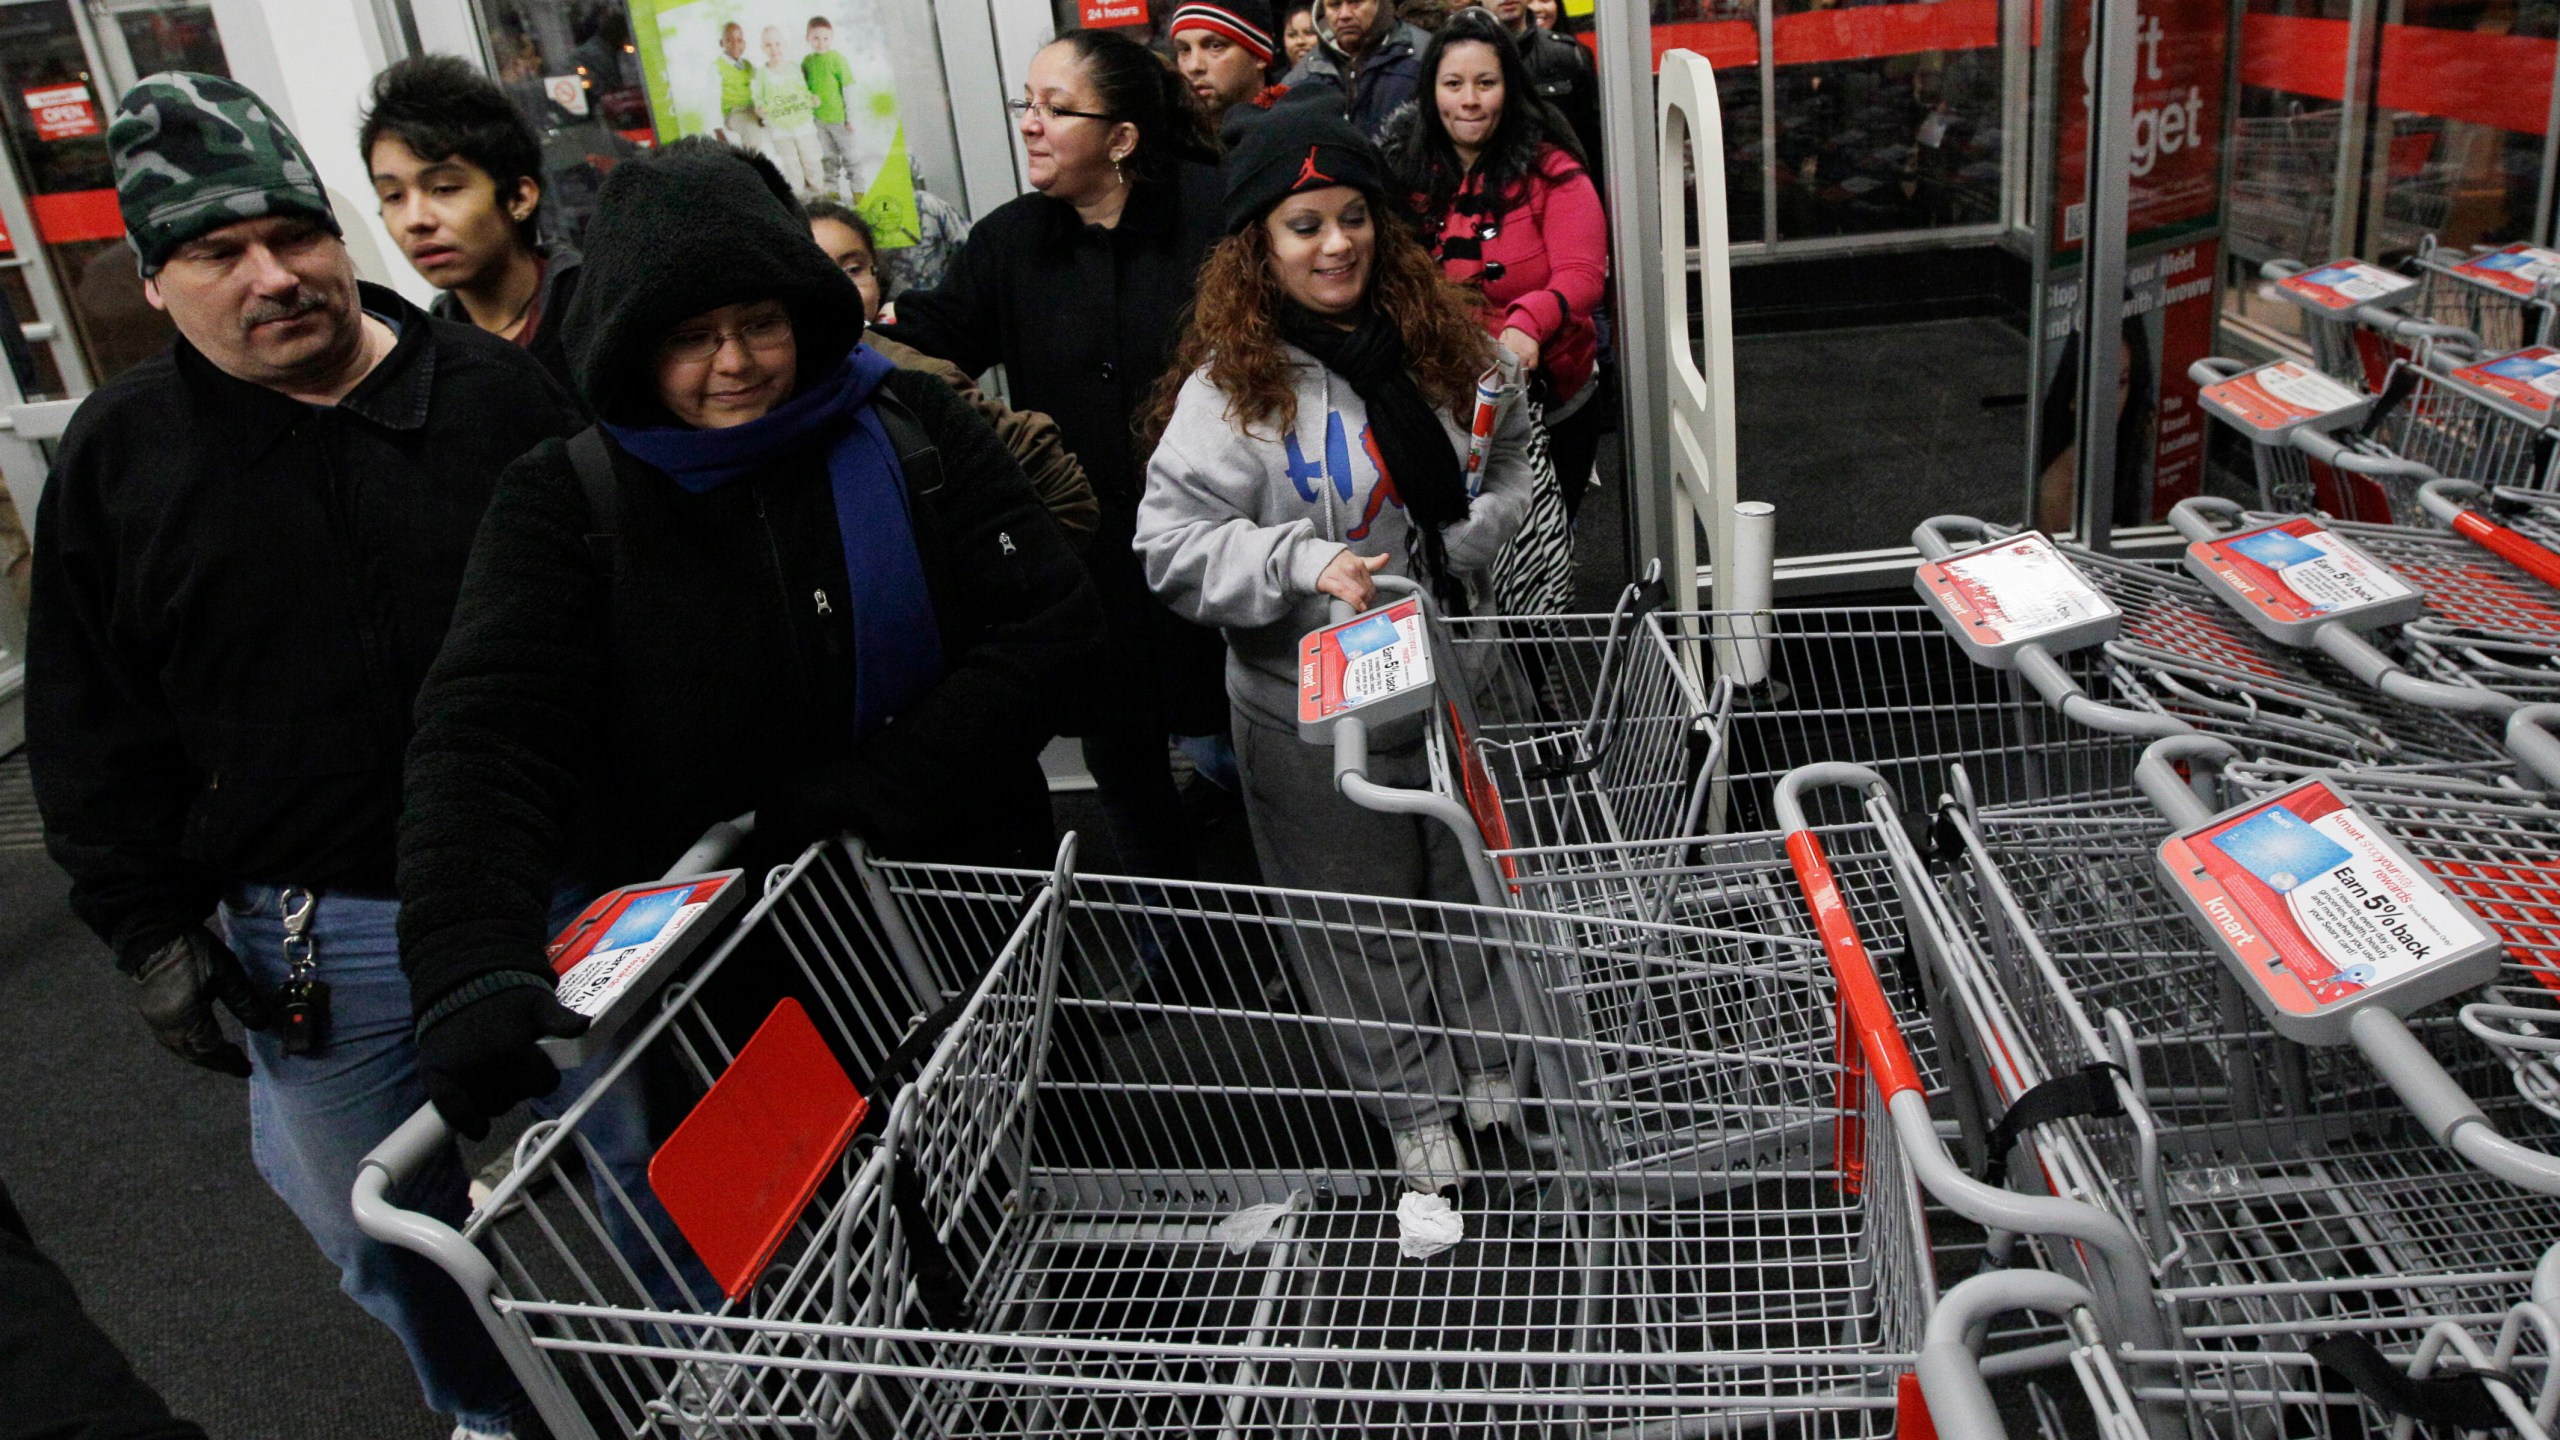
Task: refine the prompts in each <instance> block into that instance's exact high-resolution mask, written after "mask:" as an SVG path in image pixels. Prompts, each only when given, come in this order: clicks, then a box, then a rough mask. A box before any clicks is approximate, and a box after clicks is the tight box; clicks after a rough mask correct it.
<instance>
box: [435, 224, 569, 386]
mask: <svg viewBox="0 0 2560 1440" xmlns="http://www.w3.org/2000/svg"><path fill="white" fill-rule="evenodd" d="M579 268H580V261H579V258H578V252H577V251H575V250H570V249H567V248H565V247H564V248H558V249H554V250H552V251H551V252H550V253H549V254H547V255H545V256H544V257H543V261H542V282H541V284H540V286H539V287H538V288H537V289H535V291H534V292H533V310H532V312H531V313H530V314H529V315H527V316H526V320H527V322H528V323H530V324H531V325H532V326H533V330H532V333H531V334H530V335H528V334H524V333H522V332H519V333H518V334H517V336H516V338H515V340H514V341H513V342H512V343H513V344H514V345H515V346H516V347H517V348H518V349H520V350H523V351H524V352H525V353H526V354H528V355H531V356H532V357H533V358H534V359H536V360H538V361H540V362H542V368H543V369H545V370H547V371H549V372H551V378H552V379H554V380H557V381H559V382H560V388H561V389H562V390H565V391H568V392H569V393H571V394H573V395H574V394H575V393H577V383H578V382H577V381H576V380H575V379H573V378H572V377H571V376H570V374H569V350H568V347H567V346H566V345H565V344H563V343H562V341H561V339H560V332H561V330H562V329H563V328H564V327H563V326H562V323H561V322H562V319H563V317H565V316H567V315H568V313H569V302H570V301H572V300H574V299H576V298H577V295H578V271H579ZM427 313H428V314H430V315H433V316H435V317H436V318H437V319H439V320H451V321H453V322H454V323H455V324H457V325H469V324H471V315H470V312H468V311H466V310H464V309H463V308H462V302H461V301H460V300H457V299H455V298H454V296H453V292H451V291H449V290H448V291H446V292H445V293H443V294H441V295H438V296H437V297H436V298H435V303H434V304H432V305H429V306H428V307H427Z"/></svg>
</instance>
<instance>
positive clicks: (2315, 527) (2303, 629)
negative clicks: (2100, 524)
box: [2186, 515, 2426, 645]
mask: <svg viewBox="0 0 2560 1440" xmlns="http://www.w3.org/2000/svg"><path fill="white" fill-rule="evenodd" d="M2186 562H2187V569H2188V571H2189V572H2191V573H2192V574H2194V576H2195V577H2196V578H2197V579H2199V580H2202V581H2203V582H2205V584H2206V585H2208V586H2211V587H2212V588H2213V589H2214V591H2215V592H2216V593H2218V594H2220V595H2221V596H2222V597H2223V599H2224V600H2225V601H2227V602H2228V603H2229V604H2230V605H2231V606H2232V607H2233V608H2234V609H2237V610H2238V611H2239V612H2240V613H2241V614H2242V616H2244V617H2245V618H2247V619H2248V621H2249V622H2250V623H2251V624H2253V625H2255V626H2257V627H2258V629H2259V631H2260V632H2262V633H2263V634H2265V635H2266V636H2267V637H2268V638H2270V639H2273V640H2275V641H2277V642H2279V643H2281V644H2286V645H2308V644H2310V643H2311V635H2310V632H2311V630H2312V629H2313V628H2315V627H2317V626H2318V625H2320V624H2324V623H2330V622H2339V623H2348V624H2352V625H2354V626H2355V627H2356V628H2358V629H2363V628H2366V627H2368V626H2375V625H2398V624H2401V623H2404V622H2406V621H2409V620H2413V619H2416V618H2417V615H2418V612H2419V611H2420V610H2422V609H2424V608H2425V606H2426V597H2425V596H2423V595H2421V594H2419V593H2418V592H2417V591H2416V590H2414V589H2412V588H2410V586H2409V583H2408V582H2407V581H2405V580H2402V579H2401V578H2400V577H2399V576H2398V575H2396V574H2393V573H2392V571H2391V567H2390V566H2388V565H2385V564H2383V563H2382V562H2381V561H2379V560H2376V559H2374V558H2373V557H2372V556H2370V555H2367V554H2366V553H2364V552H2363V551H2361V550H2359V549H2357V548H2356V547H2355V546H2353V545H2350V544H2348V543H2347V542H2346V541H2345V540H2344V539H2341V538H2340V537H2338V536H2337V535H2334V534H2331V533H2330V532H2329V530H2328V528H2327V527H2325V526H2323V525H2322V524H2321V523H2320V522H2319V521H2317V520H2314V519H2312V518H2311V517H2310V516H2308V515H2297V516H2295V517H2294V518H2292V519H2290V520H2283V521H2279V522H2277V523H2276V524H2273V525H2262V526H2260V527H2258V528H2257V529H2255V530H2249V531H2244V532H2242V533H2241V534H2238V535H2217V536H2215V537H2214V538H2212V539H2210V540H2198V541H2196V542H2194V543H2193V544H2191V545H2189V546H2188V547H2187V554H2186Z"/></svg>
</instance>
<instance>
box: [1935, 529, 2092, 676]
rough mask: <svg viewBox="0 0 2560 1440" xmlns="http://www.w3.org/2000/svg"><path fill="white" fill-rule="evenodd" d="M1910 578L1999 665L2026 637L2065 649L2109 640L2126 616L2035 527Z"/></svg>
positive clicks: (1975, 651) (1959, 634)
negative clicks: (2083, 576)
mask: <svg viewBox="0 0 2560 1440" xmlns="http://www.w3.org/2000/svg"><path fill="white" fill-rule="evenodd" d="M1913 580H1914V582H1915V584H1916V585H1917V588H1918V589H1919V591H1920V595H1921V598H1923V599H1925V600H1927V601H1928V602H1929V603H1930V605H1931V606H1932V607H1933V608H1935V609H1936V610H1937V611H1938V614H1939V616H1940V618H1941V619H1942V620H1944V621H1946V622H1947V624H1948V627H1949V629H1950V630H1951V632H1952V633H1953V634H1954V635H1955V637H1956V639H1957V640H1958V641H1959V642H1960V643H1962V644H1963V645H1964V647H1965V649H1966V650H1967V651H1969V652H1971V654H1972V655H1973V657H1974V658H1975V659H1976V660H1977V661H1980V662H1982V663H1984V664H1987V665H1991V666H1993V667H1995V668H1998V669H2003V670H2005V669H2008V668H2009V667H2010V665H2012V664H2014V663H2015V661H2014V659H2013V658H2012V657H2013V656H2014V654H2015V650H2016V647H2017V646H2019V645H2021V644H2024V643H2026V642H2027V641H2030V640H2035V641H2042V642H2044V644H2045V648H2046V649H2047V650H2049V651H2051V652H2052V653H2054V654H2057V655H2058V654H2063V653H2066V652H2068V651H2072V650H2077V649H2080V648H2082V647H2084V646H2088V645H2095V644H2099V643H2101V642H2103V641H2106V640H2109V639H2112V638H2114V636H2115V632H2116V627H2117V625H2118V624H2119V623H2121V622H2122V620H2123V618H2124V616H2123V612H2121V611H2119V610H2117V609H2116V607H2115V605H2114V604H2113V603H2112V602H2110V601H2109V600H2108V599H2107V597H2106V596H2104V595H2101V594H2099V593H2098V591H2097V590H2096V589H2095V588H2094V587H2093V586H2091V585H2090V584H2089V582H2088V581H2087V580H2086V579H2084V578H2082V576H2081V574H2080V572H2079V571H2078V570H2075V569H2073V568H2072V566H2071V562H2070V561H2069V560H2066V559H2064V558H2063V556H2062V552H2061V551H2059V550H2056V549H2054V548H2053V542H2052V541H2051V540H2048V539H2046V538H2045V537H2044V535H2043V533H2042V532H2040V531H2034V530H2030V531H2028V532H2027V533H2026V534H2024V535H2013V536H2011V537H2010V538H2008V539H2006V540H2000V541H1995V542H1993V543H1992V544H1989V545H1984V546H1982V547H1980V548H1978V549H1973V550H1967V551H1965V552H1963V553H1962V554H1959V555H1950V556H1948V557H1947V558H1946V559H1944V560H1932V561H1929V562H1927V563H1925V564H1923V565H1922V566H1921V567H1920V569H1919V571H1918V572H1917V573H1916V574H1915V575H1914V576H1913Z"/></svg>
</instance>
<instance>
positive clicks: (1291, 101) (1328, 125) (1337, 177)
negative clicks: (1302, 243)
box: [1225, 87, 1388, 235]
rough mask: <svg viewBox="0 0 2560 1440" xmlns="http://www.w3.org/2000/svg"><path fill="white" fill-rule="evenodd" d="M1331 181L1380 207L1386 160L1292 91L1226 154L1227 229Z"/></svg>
mask: <svg viewBox="0 0 2560 1440" xmlns="http://www.w3.org/2000/svg"><path fill="white" fill-rule="evenodd" d="M1300 88H1301V89H1304V88H1305V87H1300ZM1310 99H1311V100H1312V99H1313V97H1310ZM1334 185H1348V186H1351V187H1352V188H1353V189H1356V190H1359V191H1361V192H1363V193H1365V194H1366V195H1368V197H1369V198H1370V200H1371V201H1372V202H1375V203H1377V204H1378V205H1379V206H1380V208H1382V209H1383V208H1385V205H1386V198H1387V194H1388V189H1387V186H1388V181H1387V162H1386V158H1385V157H1384V156H1382V155H1380V154H1379V153H1378V147H1377V146H1376V145H1375V144H1374V143H1372V142H1371V141H1370V139H1369V137H1368V136H1366V135H1363V134H1361V133H1360V132H1359V131H1358V130H1356V129H1354V128H1352V125H1351V122H1350V121H1348V120H1345V119H1343V118H1342V117H1341V116H1340V115H1339V114H1336V113H1334V109H1333V107H1332V106H1330V105H1325V104H1322V103H1320V102H1319V103H1310V101H1301V100H1300V99H1299V97H1298V94H1297V92H1295V91H1293V92H1291V93H1290V95H1289V96H1288V97H1287V98H1286V99H1283V100H1282V101H1281V102H1280V103H1279V104H1277V105H1275V106H1273V107H1272V108H1271V111H1270V112H1269V113H1268V114H1265V115H1263V116H1261V117H1260V118H1258V119H1257V120H1255V121H1254V122H1253V124H1252V125H1250V126H1248V127H1246V128H1245V130H1244V133H1243V134H1242V135H1241V136H1239V137H1238V138H1237V139H1236V142H1235V149H1234V150H1232V151H1230V152H1229V153H1228V155H1227V203H1226V207H1225V214H1226V221H1227V233H1228V234H1230V235H1233V234H1235V233H1236V232H1238V231H1240V230H1242V229H1244V228H1245V227H1246V226H1248V225H1251V224H1253V223H1254V222H1255V221H1257V220H1260V219H1261V218H1262V217H1263V216H1265V215H1267V214H1269V213H1270V212H1271V207H1272V206H1274V205H1277V204H1279V203H1280V202H1281V201H1283V200H1286V199H1288V198H1289V197H1290V196H1292V195H1296V194H1298V193H1300V192H1302V191H1307V190H1322V189H1326V188H1328V187H1330V186H1334Z"/></svg>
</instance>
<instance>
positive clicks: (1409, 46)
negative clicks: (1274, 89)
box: [1285, 21, 1431, 142]
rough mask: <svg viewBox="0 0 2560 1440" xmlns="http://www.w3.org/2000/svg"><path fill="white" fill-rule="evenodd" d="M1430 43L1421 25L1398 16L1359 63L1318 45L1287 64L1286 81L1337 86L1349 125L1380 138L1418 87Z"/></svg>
mask: <svg viewBox="0 0 2560 1440" xmlns="http://www.w3.org/2000/svg"><path fill="white" fill-rule="evenodd" d="M1429 43H1431V37H1430V36H1429V35H1426V34H1424V33H1423V32H1422V30H1421V28H1420V27H1418V26H1414V25H1408V24H1405V23H1403V22H1401V21H1399V22H1397V24H1396V26H1395V28H1393V29H1392V30H1389V31H1388V32H1387V35H1386V38H1385V39H1383V40H1380V41H1379V42H1378V48H1376V49H1375V50H1372V51H1370V52H1369V53H1368V54H1367V55H1365V56H1363V57H1361V60H1360V63H1359V64H1358V65H1357V66H1354V65H1352V64H1350V63H1349V62H1348V61H1347V60H1346V59H1345V58H1344V56H1343V54H1342V52H1341V51H1339V50H1336V49H1334V48H1333V47H1332V46H1331V45H1318V46H1317V47H1316V48H1315V49H1313V50H1311V51H1309V52H1308V53H1307V58H1305V59H1303V60H1301V61H1299V62H1298V63H1297V64H1296V65H1295V66H1294V67H1292V68H1291V69H1290V71H1289V73H1288V75H1287V76H1286V77H1285V82H1286V83H1287V84H1288V85H1289V86H1291V87H1292V88H1293V89H1294V88H1296V87H1299V86H1304V85H1310V84H1321V85H1330V86H1332V87H1333V88H1334V89H1336V90H1339V91H1341V92H1342V106H1343V115H1344V118H1346V119H1348V120H1349V121H1350V122H1351V125H1352V128H1354V129H1356V130H1358V131H1359V132H1360V133H1361V134H1363V135H1366V136H1368V137H1369V138H1370V139H1372V140H1377V141H1381V142H1383V141H1384V140H1385V139H1386V138H1387V132H1388V130H1389V129H1390V128H1391V122H1393V121H1394V119H1395V118H1396V112H1397V111H1399V110H1401V109H1403V108H1404V105H1405V102H1406V101H1409V100H1411V99H1413V97H1414V95H1415V94H1416V92H1418V91H1419V90H1420V89H1421V88H1422V47H1423V46H1425V45H1428V44H1429Z"/></svg>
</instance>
